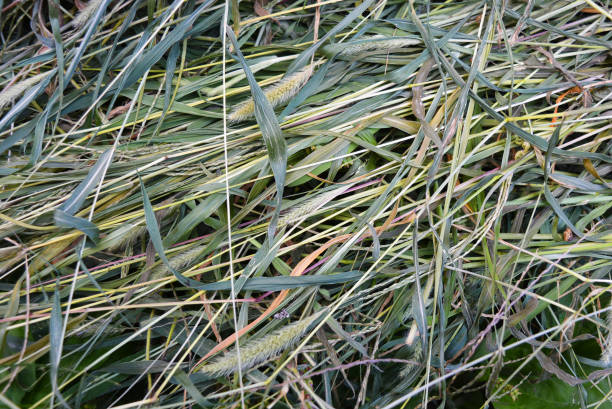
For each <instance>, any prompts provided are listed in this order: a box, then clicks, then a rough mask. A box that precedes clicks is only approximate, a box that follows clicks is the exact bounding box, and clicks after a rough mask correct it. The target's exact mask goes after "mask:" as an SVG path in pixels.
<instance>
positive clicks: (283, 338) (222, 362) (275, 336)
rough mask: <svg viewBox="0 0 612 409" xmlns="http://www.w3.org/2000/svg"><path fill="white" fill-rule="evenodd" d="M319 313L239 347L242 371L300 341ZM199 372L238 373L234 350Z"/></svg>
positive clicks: (212, 374) (218, 374)
mask: <svg viewBox="0 0 612 409" xmlns="http://www.w3.org/2000/svg"><path fill="white" fill-rule="evenodd" d="M322 312H323V311H319V312H317V313H315V314H313V315H311V316H310V317H307V318H304V319H303V320H301V321H298V322H295V323H293V324H290V325H287V326H285V327H284V328H281V329H280V330H278V331H276V332H273V333H271V334H269V335H266V336H265V337H263V338H261V339H258V340H255V341H251V342H248V343H246V344H245V345H243V346H241V347H240V363H241V367H242V370H246V369H249V368H252V367H254V366H256V365H258V364H260V363H262V362H264V361H266V360H267V359H268V358H271V357H273V356H275V355H277V354H278V353H280V352H282V351H284V350H286V349H287V348H290V347H291V346H293V345H295V344H296V342H298V341H299V340H300V338H301V337H302V335H304V333H305V332H306V330H308V327H309V326H310V324H312V323H313V322H314V321H315V320H316V319H317V318H318V317H319V316H320V315H321V313H322ZM200 371H201V372H203V373H206V374H209V375H211V376H215V377H219V376H225V375H229V374H231V373H233V372H236V371H238V354H237V351H236V350H235V349H234V350H233V351H231V352H229V353H227V354H226V355H225V356H223V357H220V358H217V360H215V361H214V362H212V363H210V364H208V365H204V366H203V367H202V368H201V369H200Z"/></svg>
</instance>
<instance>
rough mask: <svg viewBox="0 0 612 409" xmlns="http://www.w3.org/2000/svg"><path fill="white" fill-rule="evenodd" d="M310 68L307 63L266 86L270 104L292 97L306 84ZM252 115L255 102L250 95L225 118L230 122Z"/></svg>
mask: <svg viewBox="0 0 612 409" xmlns="http://www.w3.org/2000/svg"><path fill="white" fill-rule="evenodd" d="M312 70H313V68H312V66H311V65H309V66H307V67H306V68H304V69H303V70H301V71H298V72H296V73H295V74H291V75H289V76H288V77H286V78H283V79H282V80H280V81H279V82H278V83H276V84H274V85H270V86H269V87H266V89H264V90H263V92H264V95H265V96H266V98H267V99H268V101H270V105H272V107H273V108H274V107H277V106H279V105H282V104H284V103H285V102H287V101H289V100H290V99H291V98H293V97H294V96H295V95H296V94H297V93H298V92H299V91H300V89H301V88H302V87H303V86H304V84H306V81H308V79H309V78H310V76H311V75H312ZM253 115H255V102H254V101H253V97H251V98H249V99H247V100H245V101H243V102H241V103H239V104H238V105H236V107H235V108H234V109H233V110H232V112H231V113H230V114H229V115H228V116H227V119H228V120H229V121H230V122H241V121H244V120H246V119H249V118H251V117H252V116H253Z"/></svg>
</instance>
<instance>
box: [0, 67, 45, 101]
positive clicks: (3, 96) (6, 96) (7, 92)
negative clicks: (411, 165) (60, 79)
mask: <svg viewBox="0 0 612 409" xmlns="http://www.w3.org/2000/svg"><path fill="white" fill-rule="evenodd" d="M47 75H49V72H43V73H41V74H37V75H34V76H32V77H30V78H27V79H25V80H23V81H20V82H17V83H15V84H13V85H10V86H8V87H6V88H5V89H4V90H2V92H0V110H2V108H4V107H5V106H7V105H9V104H11V103H12V102H14V101H15V100H16V99H17V98H19V97H20V96H21V95H22V94H23V93H24V92H26V91H27V90H29V89H30V88H32V87H33V86H34V85H36V84H38V83H39V82H40V81H42V80H43V79H44V78H45V77H46V76H47Z"/></svg>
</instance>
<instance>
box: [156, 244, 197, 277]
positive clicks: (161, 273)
mask: <svg viewBox="0 0 612 409" xmlns="http://www.w3.org/2000/svg"><path fill="white" fill-rule="evenodd" d="M205 248H206V245H201V246H193V247H190V248H188V249H186V250H183V251H181V252H179V253H178V254H176V255H174V256H172V257H170V259H169V260H168V261H169V262H170V266H171V267H172V268H173V269H174V270H179V269H181V268H182V267H184V266H186V265H189V264H191V263H192V262H193V260H195V259H196V258H197V257H198V256H199V255H200V253H202V251H204V249H205ZM169 272H170V270H169V269H168V266H166V264H165V263H161V264H159V265H158V266H157V267H155V268H154V269H153V270H152V271H151V279H152V280H156V279H159V278H164V277H165V276H166V275H167V274H168V273H169Z"/></svg>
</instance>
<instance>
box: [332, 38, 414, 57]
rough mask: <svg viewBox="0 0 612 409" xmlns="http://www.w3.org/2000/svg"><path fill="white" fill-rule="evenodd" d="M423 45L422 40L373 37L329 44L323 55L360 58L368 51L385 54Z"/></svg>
mask: <svg viewBox="0 0 612 409" xmlns="http://www.w3.org/2000/svg"><path fill="white" fill-rule="evenodd" d="M421 43H422V41H421V40H419V39H416V38H410V37H384V36H373V37H369V38H366V39H363V40H357V41H350V42H347V43H337V44H328V45H326V46H325V47H323V53H324V54H326V55H336V56H339V57H350V56H359V55H360V54H361V53H364V52H367V51H381V52H384V51H389V50H393V49H397V48H403V47H409V46H412V45H417V44H421Z"/></svg>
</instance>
